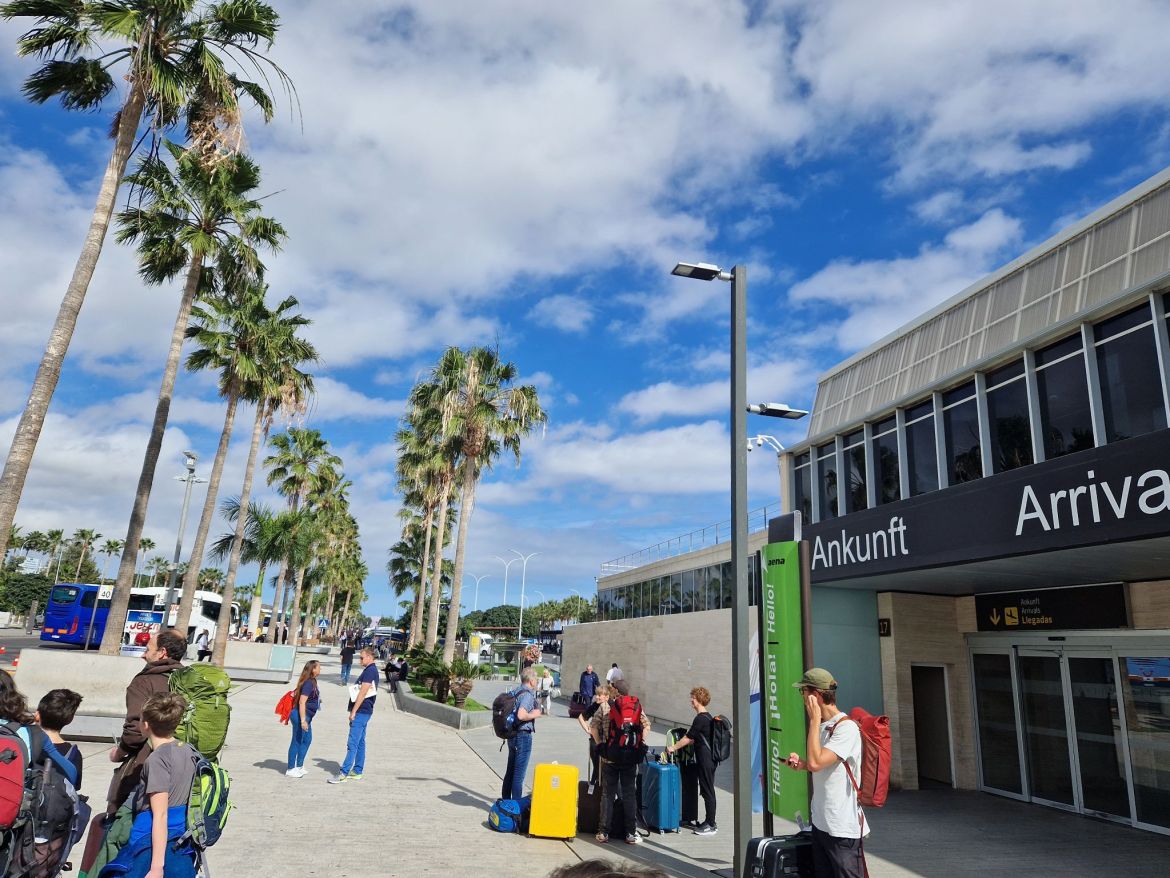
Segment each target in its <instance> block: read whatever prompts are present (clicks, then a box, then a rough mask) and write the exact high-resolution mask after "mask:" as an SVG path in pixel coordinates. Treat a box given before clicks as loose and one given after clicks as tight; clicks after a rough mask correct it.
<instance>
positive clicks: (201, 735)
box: [170, 664, 232, 760]
mask: <svg viewBox="0 0 1170 878" xmlns="http://www.w3.org/2000/svg"><path fill="white" fill-rule="evenodd" d="M170 688H171V691H172V692H174V693H176V694H177V695H182V696H183V697H184V698H185V699H186V700H187V712H186V713H185V714H183V719H182V720H181V721H180V722H179V727H178V728H177V729H176V730H175V737H176V738H178V739H179V740H180V741H185V742H187V743H188V744H190V745H191V746H192V747H194V748H195V749H196V750H198V751H199V752H200V753H202V754H203V755H204V756H206V757H207V758H208V759H211V760H214V759H215V758H216V757H217V756H218V755H219V751H220V750H222V749H223V743H224V741H226V740H227V733H228V723H229V722H230V721H231V718H232V708H231V705H229V704H228V692H229V691H230V690H231V688H232V678H231V677H229V676H228V675H227V674H226V673H224V671H223V669H222V668H217V667H216V666H215V665H205V664H196V665H190V666H188V667H185V668H180V669H178V670H176V671H172V672H171V682H170Z"/></svg>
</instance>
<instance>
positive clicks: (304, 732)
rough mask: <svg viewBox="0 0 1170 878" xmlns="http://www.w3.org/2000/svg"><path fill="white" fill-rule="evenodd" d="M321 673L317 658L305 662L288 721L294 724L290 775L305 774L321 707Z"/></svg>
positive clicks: (287, 772)
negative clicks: (306, 759) (315, 717)
mask: <svg viewBox="0 0 1170 878" xmlns="http://www.w3.org/2000/svg"><path fill="white" fill-rule="evenodd" d="M320 675H321V663H320V662H319V661H317V660H316V659H310V660H309V661H307V662H305V667H304V670H302V671H301V676H300V679H299V680H297V688H296V689H294V690H293V691H294V692H295V693H296V694H295V695H294V696H293V698H294V699H295V702H294V707H293V709H292V712H291V713H290V714H289V715H288V723H289V725H290V726H292V743H290V744H289V745H288V771H286V772H285V774H286V775H288V776H289V777H304V776H305V755H306V754H307V753H308V752H309V745H310V744H312V743H313V717H314V716H316V714H317V711H318V710H320V709H321V691H320V690H319V689H318V688H317V677H319V676H320Z"/></svg>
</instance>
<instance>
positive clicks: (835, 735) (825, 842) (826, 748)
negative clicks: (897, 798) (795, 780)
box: [788, 668, 869, 878]
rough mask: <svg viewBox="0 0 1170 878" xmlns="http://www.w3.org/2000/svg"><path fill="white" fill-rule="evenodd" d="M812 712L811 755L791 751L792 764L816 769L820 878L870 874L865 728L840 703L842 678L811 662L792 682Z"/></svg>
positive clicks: (814, 808)
mask: <svg viewBox="0 0 1170 878" xmlns="http://www.w3.org/2000/svg"><path fill="white" fill-rule="evenodd" d="M792 685H793V686H794V687H795V688H797V689H799V690H800V692H801V695H803V696H804V706H805V710H806V711H807V712H808V717H809V726H808V744H807V748H808V755H807V757H806V758H804V759H801V758H800V755H799V754H797V753H790V754H789V756H788V765H789V766H790V767H791V768H793V769H794V770H796V771H811V772H812V784H813V794H812V842H813V866H814V870H813V871H814V874H816V875H817V876H818V878H830V876H831V878H864V876H865V875H866V874H867V872H866V868H865V854H864V852H863V851H862V839H863V838H864V837H865V836H866V835H868V834H869V823H868V822H867V821H866V819H865V814H864V812H863V811H862V810H861V804H860V803H859V802H858V801H857V781H859V780H860V778H861V729H860V728H859V727H858V725H857V723H855V722H854V721H853V720H851V719H849V718H848V717H847V716H846V715H845V714H844V713H843V712H841V711H840V710H838V708H837V681H836V680H834V679H833V675H832V674H830V673H829V672H828V671H826V670H825V669H824V668H810V669H809V670H807V671H805V672H804V676H803V677H801V678H800V680H798V681H797V682H795V683H793V684H792Z"/></svg>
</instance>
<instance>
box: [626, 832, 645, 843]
mask: <svg viewBox="0 0 1170 878" xmlns="http://www.w3.org/2000/svg"><path fill="white" fill-rule="evenodd" d="M641 841H642V836H640V835H638V833H636V832H631V833H630V834H629V835H627V836H626V844H640V843H641Z"/></svg>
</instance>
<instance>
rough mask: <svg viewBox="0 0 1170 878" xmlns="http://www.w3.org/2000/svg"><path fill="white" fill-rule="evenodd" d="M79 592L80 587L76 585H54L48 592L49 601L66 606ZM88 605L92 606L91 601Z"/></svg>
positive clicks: (74, 599)
mask: <svg viewBox="0 0 1170 878" xmlns="http://www.w3.org/2000/svg"><path fill="white" fill-rule="evenodd" d="M79 594H81V589H80V588H78V587H77V586H76V585H54V586H53V590H52V591H51V592H49V603H51V604H56V605H57V606H59V607H67V606H69V605H70V604H72V603H73V602H74V601H76V600H77V596H78V595H79ZM89 606H91V607H92V606H93V602H92V601H91V602H90V604H89Z"/></svg>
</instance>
